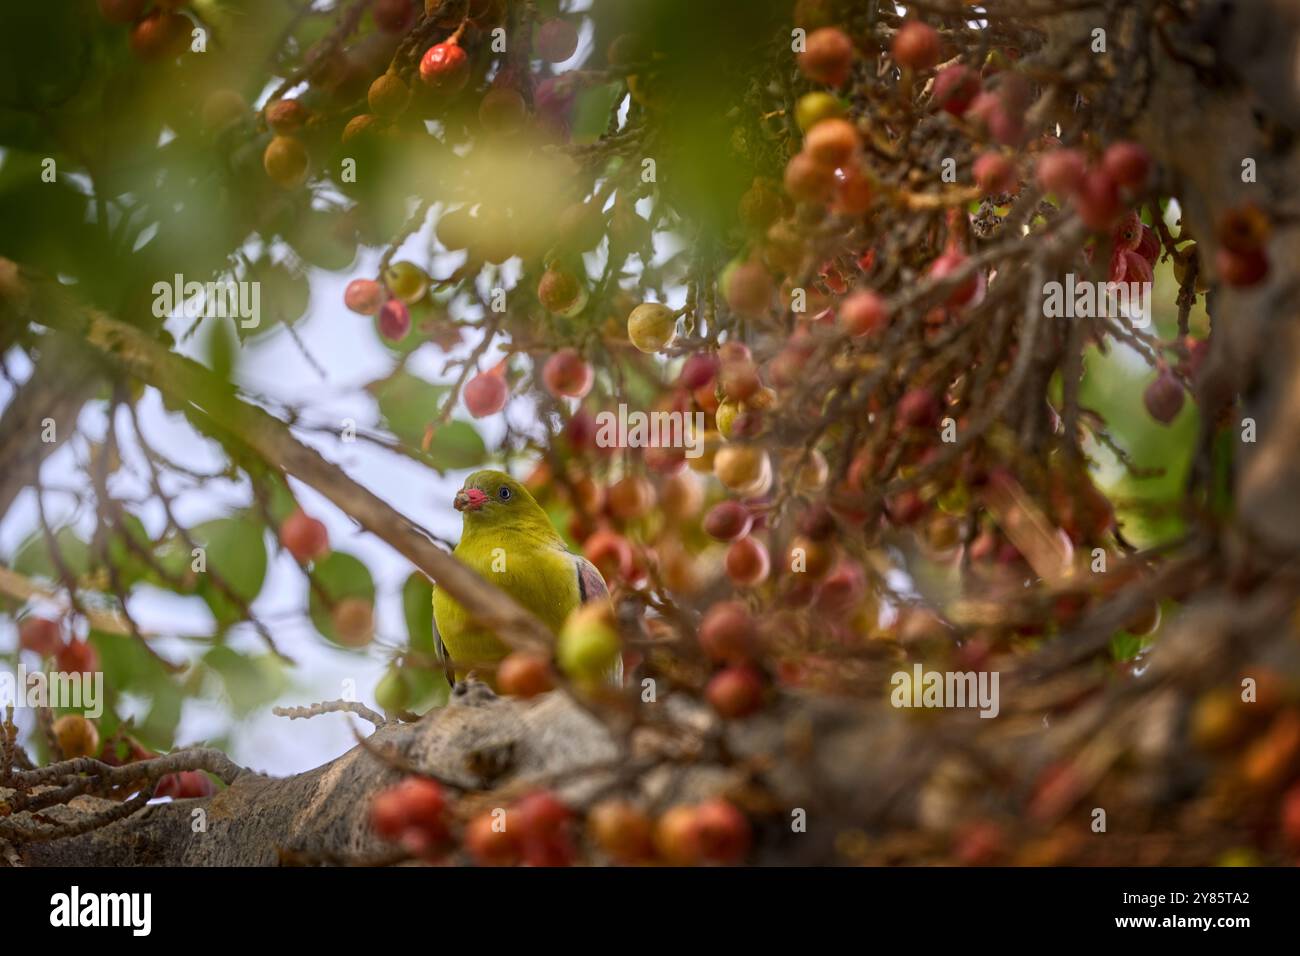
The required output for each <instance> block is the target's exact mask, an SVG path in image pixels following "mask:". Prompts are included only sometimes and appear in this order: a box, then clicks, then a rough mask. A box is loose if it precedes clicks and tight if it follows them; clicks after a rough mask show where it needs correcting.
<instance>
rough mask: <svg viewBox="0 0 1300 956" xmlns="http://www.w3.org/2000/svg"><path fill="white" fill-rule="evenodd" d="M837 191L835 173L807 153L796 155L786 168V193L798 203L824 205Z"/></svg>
mask: <svg viewBox="0 0 1300 956" xmlns="http://www.w3.org/2000/svg"><path fill="white" fill-rule="evenodd" d="M834 189H835V171H834V170H833V169H828V168H827V167H825V166H823V165H822V164H821V163H819V162H817V160H815V159H813V158H812V157H811V156H809V155H808V154H807V153H795V154H794V156H792V157H790V162H789V163H787V164H786V167H785V191H786V192H787V193H789V194H790V197H791V198H792V199H794V200H796V201H798V202H806V203H813V204H816V203H824V202H826V201H827V200H828V199H830V196H831V192H832V191H833V190H834Z"/></svg>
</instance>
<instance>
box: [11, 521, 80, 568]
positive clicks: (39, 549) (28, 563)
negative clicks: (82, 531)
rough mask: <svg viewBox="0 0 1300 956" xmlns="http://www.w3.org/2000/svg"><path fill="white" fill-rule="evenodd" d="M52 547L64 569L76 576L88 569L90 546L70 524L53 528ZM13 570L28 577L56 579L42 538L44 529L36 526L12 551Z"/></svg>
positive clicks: (53, 566) (50, 556) (51, 556)
mask: <svg viewBox="0 0 1300 956" xmlns="http://www.w3.org/2000/svg"><path fill="white" fill-rule="evenodd" d="M54 542H55V547H56V548H57V549H58V552H59V555H60V557H61V558H62V559H63V563H64V565H65V566H66V567H67V569H68V572H69V573H70V574H72V576H73V577H75V578H80V577H81V576H82V575H83V574H85V573H86V572H87V571H89V570H90V546H89V545H88V544H87V543H86V542H85V541H83V540H82V539H81V538H80V537H79V536H78V535H77V533H76V531H74V530H73V529H72V528H70V527H63V528H59V529H57V530H56V531H55V532H54ZM14 570H15V571H17V572H18V573H19V574H25V575H27V576H28V577H35V578H45V579H46V580H49V581H57V580H59V571H58V569H57V568H56V566H55V564H54V557H53V555H51V553H50V548H49V546H48V543H47V542H46V540H45V533H44V531H42V530H40V529H38V530H36V531H34V532H33V533H32V534H31V535H29V536H28V537H27V540H25V541H24V542H23V543H22V544H21V545H19V547H18V553H17V554H15V555H14Z"/></svg>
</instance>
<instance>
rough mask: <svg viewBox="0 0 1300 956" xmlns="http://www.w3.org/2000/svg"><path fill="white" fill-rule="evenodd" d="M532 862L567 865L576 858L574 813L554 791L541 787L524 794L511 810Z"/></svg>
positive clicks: (526, 852)
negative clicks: (573, 835)
mask: <svg viewBox="0 0 1300 956" xmlns="http://www.w3.org/2000/svg"><path fill="white" fill-rule="evenodd" d="M510 818H511V822H512V824H513V826H514V827H515V828H516V836H517V837H518V839H519V841H520V844H521V845H522V847H523V856H524V862H526V863H528V864H529V865H531V866H568V865H569V864H570V863H572V862H573V857H574V850H573V843H572V839H573V838H572V828H573V814H572V812H571V811H570V810H569V808H568V807H566V806H565V805H564V803H562V802H561V801H560V799H559V798H558V797H557V796H555V794H553V793H551V792H549V791H546V790H539V791H536V792H534V793H530V794H528V795H527V796H525V797H523V798H521V799H520V800H519V802H518V803H517V804H515V808H514V810H513V811H511V814H510Z"/></svg>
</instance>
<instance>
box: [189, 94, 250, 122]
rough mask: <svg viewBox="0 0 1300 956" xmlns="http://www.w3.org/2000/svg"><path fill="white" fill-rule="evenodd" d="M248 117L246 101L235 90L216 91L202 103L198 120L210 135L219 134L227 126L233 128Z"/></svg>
mask: <svg viewBox="0 0 1300 956" xmlns="http://www.w3.org/2000/svg"><path fill="white" fill-rule="evenodd" d="M247 115H248V100H246V99H244V98H243V97H242V96H240V95H239V93H238V92H236V91H235V90H230V89H218V90H213V91H212V92H211V93H209V94H208V96H207V98H206V99H205V100H204V101H203V110H202V112H201V114H200V118H201V119H202V121H203V128H204V129H205V130H208V131H209V132H212V133H219V132H221V131H222V130H224V129H226V128H227V127H228V126H233V125H234V124H235V123H238V122H239V121H240V120H242V119H243V118H244V117H245V116H247Z"/></svg>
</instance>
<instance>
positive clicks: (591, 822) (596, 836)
mask: <svg viewBox="0 0 1300 956" xmlns="http://www.w3.org/2000/svg"><path fill="white" fill-rule="evenodd" d="M587 832H588V833H589V834H590V835H591V840H592V842H593V843H595V844H596V845H597V846H598V847H600V848H601V850H603V851H604V852H605V853H606V854H608V855H609V857H610V859H612V860H613V861H614V862H615V863H623V864H632V863H642V862H644V861H646V860H648V859H649V858H650V857H651V856H652V855H653V853H654V822H653V821H652V820H651V819H650V817H649V815H648V814H647V813H646V812H645V811H644V810H642V809H641V808H640V807H638V806H636V805H634V804H632V803H629V802H628V801H626V800H618V799H610V800H602V801H601V802H600V803H598V804H596V805H595V806H594V807H592V808H591V810H590V811H589V812H588V813H587Z"/></svg>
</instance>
